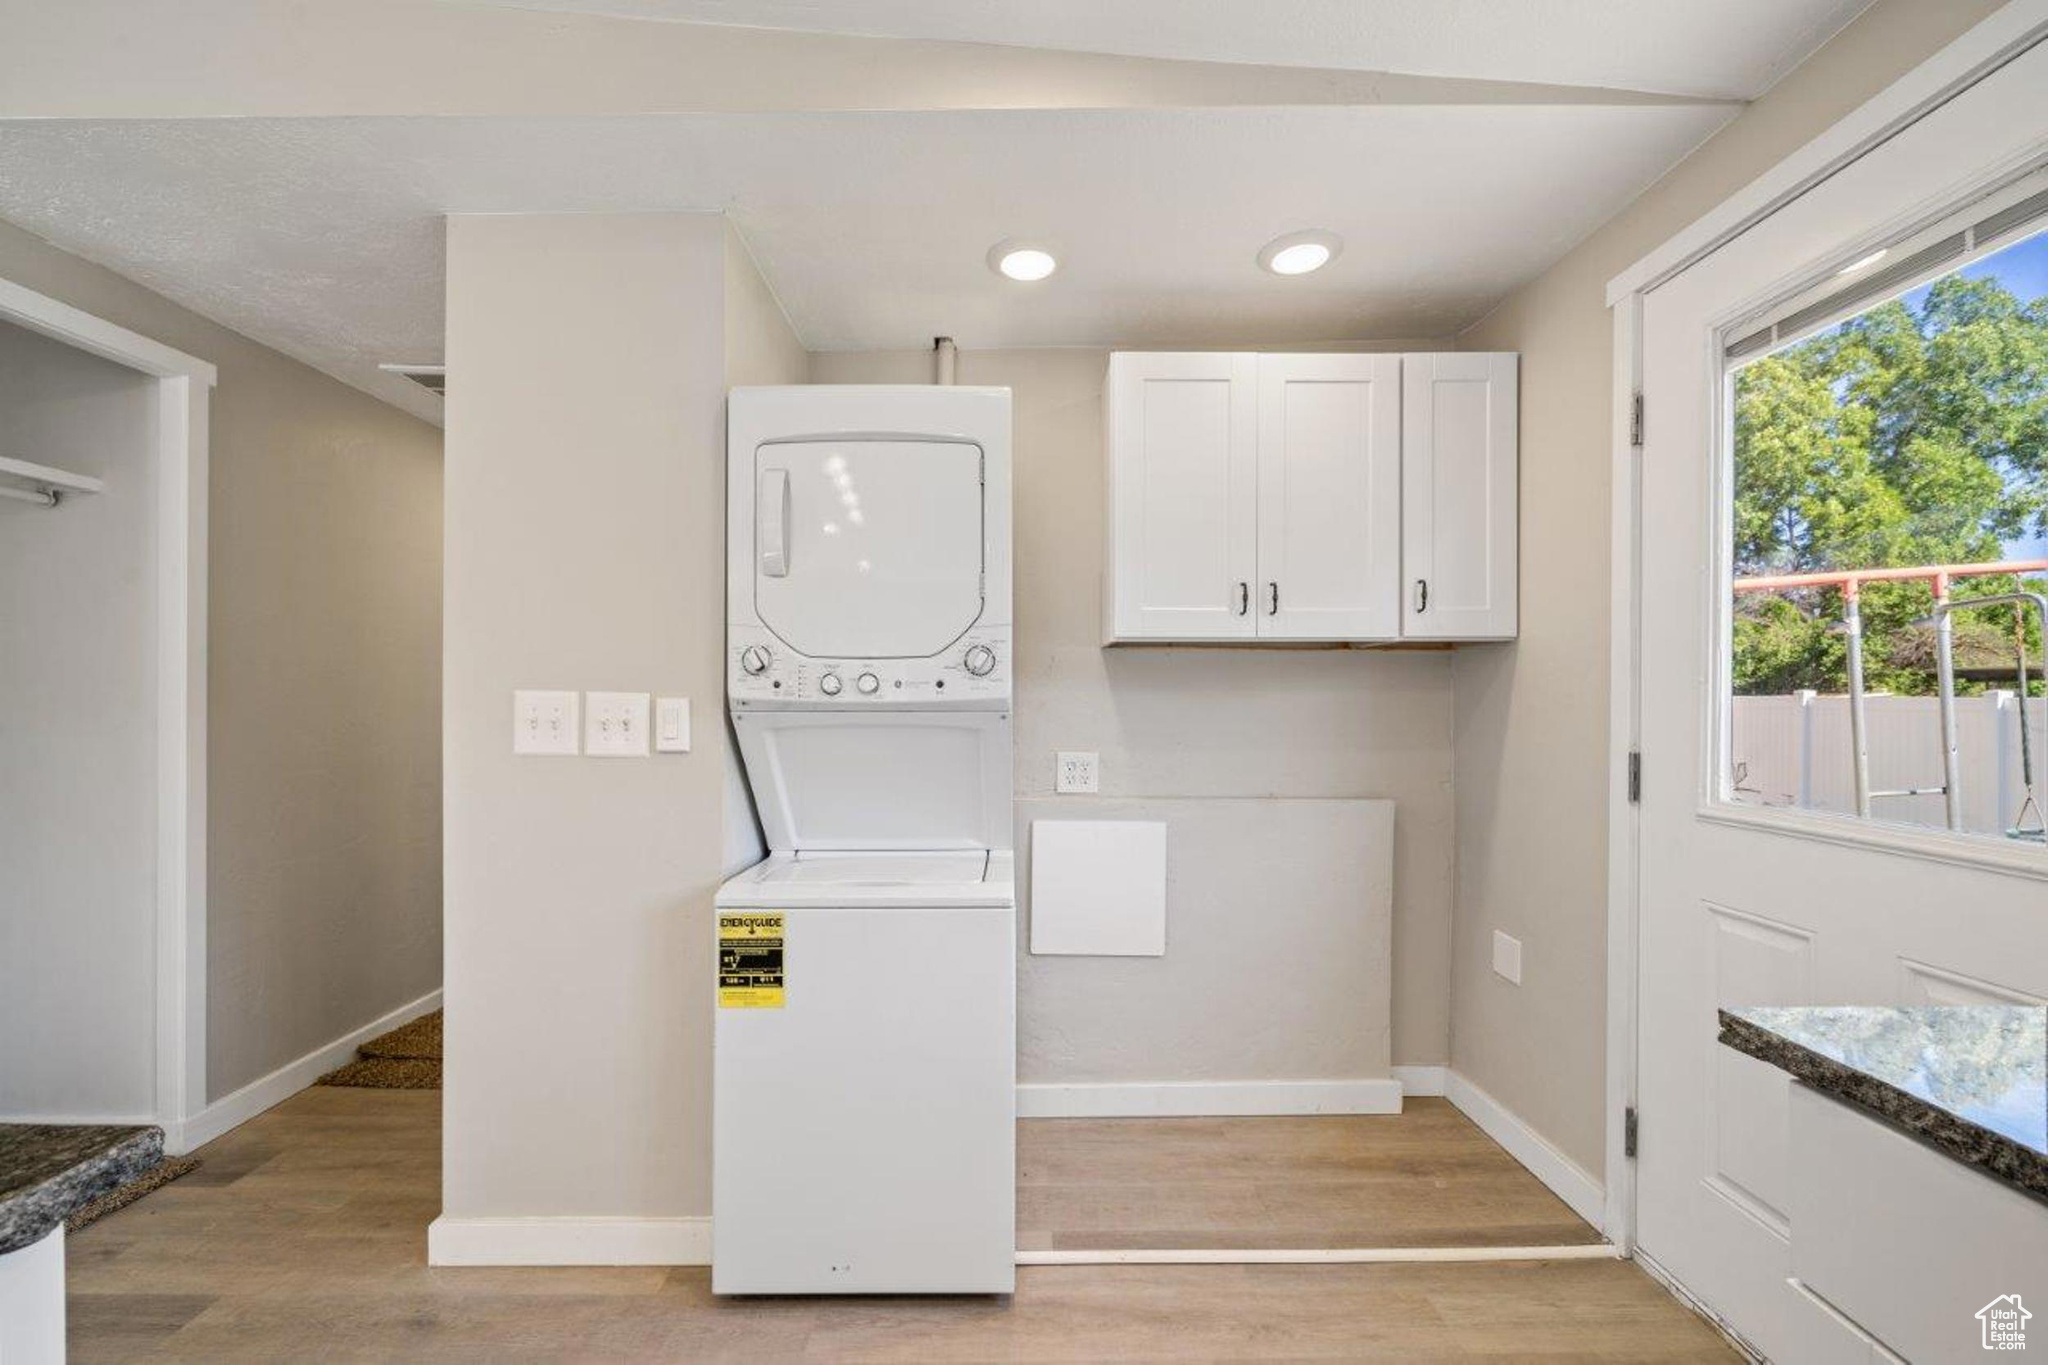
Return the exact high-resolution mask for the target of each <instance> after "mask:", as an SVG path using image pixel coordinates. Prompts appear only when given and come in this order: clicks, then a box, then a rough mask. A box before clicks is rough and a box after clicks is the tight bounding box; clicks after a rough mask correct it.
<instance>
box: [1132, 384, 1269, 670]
mask: <svg viewBox="0 0 2048 1365" xmlns="http://www.w3.org/2000/svg"><path fill="white" fill-rule="evenodd" d="M1257 389H1258V357H1257V356H1255V355H1248V354H1237V353H1229V352H1155V353H1146V354H1136V353H1126V352H1119V353H1117V354H1116V355H1113V356H1111V357H1110V361H1109V378H1108V383H1107V385H1106V389H1105V393H1104V401H1105V404H1106V405H1107V408H1108V411H1107V412H1106V414H1105V426H1106V427H1107V429H1108V431H1109V441H1108V446H1107V448H1108V450H1109V452H1110V459H1109V469H1108V471H1107V477H1106V482H1107V485H1108V491H1109V511H1108V516H1107V517H1106V518H1105V530H1106V532H1107V534H1108V540H1109V544H1108V547H1107V550H1106V563H1107V565H1108V568H1109V572H1108V573H1106V574H1105V575H1104V578H1103V582H1104V591H1105V594H1106V596H1105V600H1104V611H1105V616H1106V620H1107V624H1108V635H1109V636H1110V638H1113V639H1120V640H1145V639H1152V640H1241V639H1249V638H1251V637H1252V636H1254V635H1256V634H1257V631H1258V622H1257V618H1256V617H1255V616H1254V615H1253V613H1252V603H1251V596H1252V591H1253V589H1252V582H1253V579H1254V578H1256V576H1257V572H1258V561H1257V549H1256V539H1257V533H1258V527H1257V517H1256V507H1257V503H1256V499H1257V495H1258V494H1257V477H1258V392H1257Z"/></svg>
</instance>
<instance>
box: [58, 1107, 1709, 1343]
mask: <svg viewBox="0 0 2048 1365" xmlns="http://www.w3.org/2000/svg"><path fill="white" fill-rule="evenodd" d="M439 1105H440V1096H439V1095H438V1094H434V1093H431V1092H405V1091H375V1090H336V1089H315V1090H308V1091H306V1092H304V1093H303V1094H301V1095H298V1096H296V1097H294V1098H293V1099H291V1100H289V1101H287V1102H286V1103H285V1104H283V1105H280V1106H279V1107H278V1108H276V1109H273V1110H271V1111H270V1112H269V1113H267V1114H265V1115H263V1116H262V1117H260V1118H258V1119H256V1120H254V1121H252V1122H250V1123H248V1124H246V1125H244V1126H243V1127H241V1128H239V1129H236V1130H235V1131H234V1132H232V1133H230V1134H228V1135H227V1136H226V1137H223V1138H221V1139H220V1140H219V1141H218V1142H215V1143H213V1144H211V1145H210V1146H208V1147H206V1148H205V1149H203V1150H202V1152H201V1153H200V1155H201V1157H202V1158H203V1160H204V1161H205V1163H206V1164H205V1166H204V1167H203V1168H202V1169H201V1170H200V1171H198V1172H197V1173H195V1174H193V1175H191V1176H188V1177H186V1178H185V1179H183V1180H181V1181H178V1182H177V1183H175V1184H173V1185H170V1186H168V1187H166V1188H165V1189H162V1190H159V1191H157V1192H156V1193H155V1194H152V1195H150V1196H149V1197H148V1198H146V1199H144V1200H142V1201H141V1202H140V1203H138V1204H136V1205H134V1206H132V1207H130V1208H128V1209H126V1210H123V1211H122V1212H120V1213H116V1214H113V1215H111V1216H109V1217H108V1218H106V1219H103V1220H102V1221H101V1222H99V1223H97V1224H95V1225H94V1226H92V1227H90V1228H87V1229H86V1230H85V1231H84V1232H82V1233H79V1234H78V1235H77V1236H76V1237H75V1238H73V1239H72V1241H71V1243H70V1251H69V1257H70V1275H71V1281H70V1313H71V1343H72V1360H73V1361H74V1362H75V1363H76V1365H89V1363H90V1362H96V1361H123V1362H126V1361H147V1360H177V1361H222V1362H227V1361H265V1362H283V1361H298V1360H321V1361H405V1362H422V1363H425V1362H440V1361H460V1362H524V1361H615V1360H616V1361H627V1360H633V1361H640V1360H646V1361H655V1360H660V1361H689V1362H700V1361H703V1362H708V1361H726V1360H732V1361H742V1360H744V1361H749V1362H763V1361H779V1360H814V1361H838V1360H844V1361H916V1362H919V1365H942V1363H946V1362H954V1361H979V1360H1003V1361H1040V1360H1043V1361H1100V1360H1176V1361H1180V1360H1281V1359H1286V1360H1303V1359H1318V1360H1355V1361H1401V1362H1422V1361H1470V1360H1493V1361H1517V1362H1521V1361H1530V1362H1534V1361H1580V1360H1583V1361H1613V1362H1623V1361H1627V1362H1675V1361H1715V1362H1730V1361H1734V1360H1736V1357H1735V1355H1734V1354H1733V1353H1732V1352H1731V1351H1730V1350H1729V1349H1728V1348H1727V1347H1726V1346H1725V1345H1723V1343H1722V1342H1721V1341H1720V1339H1719V1338H1718V1337H1716V1336H1715V1335H1714V1333H1713V1332H1712V1331H1711V1330H1710V1329H1709V1328H1708V1327H1707V1326H1706V1325H1705V1324H1704V1323H1702V1322H1700V1321H1699V1320H1698V1319H1697V1318H1695V1317H1693V1316H1692V1315H1691V1314H1690V1313H1688V1312H1686V1311H1685V1310H1684V1309H1683V1308H1681V1307H1680V1306H1679V1305H1678V1304H1677V1303H1676V1302H1675V1301H1673V1300H1672V1299H1671V1298H1670V1297H1669V1296H1668V1295H1666V1294H1665V1293H1664V1292H1663V1290H1662V1289H1660V1288H1658V1287H1657V1286H1656V1285H1655V1284H1654V1283H1652V1282H1651V1281H1650V1279H1649V1278H1648V1277H1647V1276H1645V1275H1644V1274H1643V1273H1642V1272H1641V1271H1639V1270H1638V1269H1636V1268H1635V1267H1634V1266H1632V1265H1629V1264H1627V1263H1626V1262H1620V1261H1572V1262H1538V1263H1517V1264H1483V1265H1372V1266H1330V1267H1311V1266H1253V1267H1206V1266H1200V1267H1076V1268H1066V1267H1060V1268H1051V1267H1048V1268H1036V1269H1034V1268H1027V1269H1025V1270H1023V1271H1021V1272H1020V1273H1019V1276H1018V1289H1017V1293H1016V1295H1015V1297H1014V1298H1012V1299H1009V1300H996V1299H974V1300H967V1301H953V1300H938V1299H921V1298H889V1299H879V1300H834V1299H826V1300H815V1299H813V1300H793V1301H781V1300H741V1301H722V1300H717V1299H714V1298H712V1296H711V1293H710V1287H709V1277H708V1274H707V1273H706V1272H705V1271H703V1270H701V1269H695V1268H688V1269H675V1270H668V1269H659V1268H653V1269H636V1268H622V1269H586V1270H574V1269H570V1270H526V1269H520V1270H513V1269H505V1270H494V1269H464V1270H451V1269H440V1270H435V1269H429V1268H428V1267H427V1265H426V1257H425V1248H426V1234H425V1229H426V1225H427V1223H428V1221H429V1220H430V1219H431V1218H432V1217H433V1216H434V1214H435V1212H436V1211H437V1208H438V1205H439V1202H440V1195H439V1157H440V1122H439ZM1027 1132H1028V1130H1027ZM1053 1136H1057V1135H1053ZM1057 1146H1058V1144H1057V1143H1055V1144H1053V1147H1054V1148H1057ZM1090 1146H1099V1144H1095V1143H1082V1144H1074V1145H1073V1146H1070V1147H1069V1148H1068V1149H1067V1151H1066V1154H1065V1155H1064V1156H1061V1157H1059V1159H1058V1160H1054V1159H1053V1157H1052V1155H1050V1154H1049V1153H1048V1151H1047V1150H1046V1149H1045V1148H1044V1146H1043V1145H1042V1144H1040V1143H1039V1142H1038V1140H1037V1138H1036V1137H1033V1136H1027V1139H1026V1150H1027V1158H1026V1163H1027V1167H1028V1166H1031V1165H1034V1164H1035V1165H1037V1167H1038V1168H1039V1169H1040V1170H1042V1171H1046V1172H1057V1171H1058V1170H1061V1169H1065V1165H1064V1163H1066V1162H1067V1161H1068V1160H1070V1159H1071V1160H1079V1159H1081V1157H1082V1155H1084V1154H1083V1153H1082V1151H1081V1149H1083V1148H1086V1147H1090ZM1033 1149H1038V1156H1037V1157H1036V1158H1034V1157H1032V1156H1030V1155H1028V1154H1029V1153H1030V1152H1031V1151H1032V1150H1033ZM1118 1159H1119V1160H1123V1159H1127V1158H1118ZM1403 1160H1407V1161H1410V1162H1418V1161H1424V1158H1422V1157H1417V1156H1409V1157H1406V1158H1403ZM1412 1173H1413V1176H1414V1178H1415V1179H1417V1180H1420V1181H1426V1182H1429V1183H1430V1186H1431V1190H1432V1192H1433V1193H1432V1197H1433V1198H1442V1197H1445V1196H1447V1195H1449V1196H1453V1197H1454V1196H1455V1192H1456V1183H1457V1179H1458V1172H1457V1168H1456V1163H1455V1162H1453V1163H1450V1164H1449V1165H1446V1166H1443V1167H1439V1168H1436V1169H1435V1170H1434V1173H1431V1168H1429V1167H1428V1166H1427V1164H1426V1162H1425V1163H1424V1164H1423V1165H1422V1166H1420V1167H1417V1168H1415V1169H1414V1171H1413V1172H1412ZM1439 1178H1441V1179H1443V1180H1446V1181H1449V1182H1450V1185H1449V1187H1448V1188H1447V1189H1442V1188H1438V1187H1437V1186H1436V1185H1435V1181H1436V1180H1437V1179H1439ZM1026 1179H1027V1188H1028V1182H1029V1180H1030V1175H1029V1172H1028V1170H1027V1176H1026ZM1145 1180H1146V1182H1147V1183H1148V1184H1150V1185H1152V1186H1154V1187H1157V1186H1160V1185H1161V1184H1164V1183H1170V1182H1167V1181H1165V1180H1164V1177H1163V1175H1162V1174H1160V1173H1154V1174H1153V1175H1150V1176H1147V1177H1145ZM1080 1183H1082V1184H1087V1183H1089V1182H1086V1181H1083V1182H1080ZM1303 1206H1304V1207H1305V1205H1303ZM1097 1207H1102V1206H1100V1205H1098V1206H1097ZM1289 1207H1294V1205H1292V1204H1290V1205H1289ZM1098 1221H1099V1220H1098ZM1187 1221H1189V1220H1188V1219H1187V1218H1186V1217H1184V1216H1182V1214H1180V1213H1179V1212H1176V1213H1174V1214H1173V1215H1172V1216H1171V1217H1168V1218H1165V1219H1163V1220H1160V1225H1161V1227H1162V1228H1163V1227H1164V1226H1165V1225H1166V1224H1179V1223H1185V1222H1187ZM1299 1221H1302V1225H1303V1227H1304V1228H1306V1227H1308V1226H1310V1225H1311V1224H1312V1223H1313V1221H1314V1220H1313V1219H1302V1220H1299ZM1332 1226H1333V1227H1334V1226H1335V1225H1334V1224H1333V1225H1332ZM1073 1230H1074V1231H1079V1230H1080V1229H1078V1228H1075V1229H1073ZM1055 1235H1064V1233H1061V1232H1059V1231H1058V1230H1055Z"/></svg>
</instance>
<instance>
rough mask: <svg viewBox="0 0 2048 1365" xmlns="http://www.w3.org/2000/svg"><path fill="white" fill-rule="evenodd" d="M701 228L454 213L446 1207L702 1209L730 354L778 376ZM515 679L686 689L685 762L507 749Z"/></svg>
mask: <svg viewBox="0 0 2048 1365" xmlns="http://www.w3.org/2000/svg"><path fill="white" fill-rule="evenodd" d="M726 233H727V229H726V225H725V223H724V221H723V220H722V219H720V218H718V217H716V216H706V215H689V214H673V215H665V214H650V215H564V216H488V217H457V218H452V219H450V220H449V224H448V323H447V344H448V368H449V375H450V399H449V408H448V458H447V465H448V474H447V486H448V494H447V566H448V567H447V602H446V610H447V630H446V689H445V709H446V718H447V736H446V744H447V784H446V818H447V932H448V987H447V989H448V1065H447V1089H446V1091H445V1093H444V1101H443V1114H444V1122H445V1126H446V1131H445V1139H444V1152H445V1161H444V1173H443V1213H444V1216H445V1217H447V1218H449V1219H464V1218H477V1217H497V1216H508V1215H574V1216H583V1217H592V1216H608V1215H618V1216H637V1217H643V1218H663V1217H691V1216H697V1215H701V1214H703V1213H705V1212H707V1211H708V1209H709V1203H710V1082H711V1037H710V1033H711V996H710V983H711V951H712V930H711V921H710V914H711V898H712V893H713V892H714V891H715V890H716V889H717V886H718V882H719V879H720V875H721V873H722V871H723V867H724V858H725V848H724V844H725V825H726V815H725V809H724V807H725V800H726V794H727V791H728V785H727V784H728V777H727V774H728V771H729V763H730V752H729V740H728V737H727V731H726V728H725V726H724V725H723V724H722V723H720V718H721V716H722V713H723V710H724V691H723V685H724V675H723V670H722V666H721V660H722V656H723V640H724V607H725V594H724V583H725V551H724V528H725V491H724V467H725V466H724V460H725V439H724V413H725V402H724V399H725V387H726V383H727V378H728V349H729V348H730V352H731V366H732V372H733V374H734V375H735V376H736V377H740V378H747V379H753V380H756V381H760V380H788V379H801V377H802V374H801V368H800V367H801V364H802V351H801V348H799V347H797V346H796V345H795V343H794V338H793V337H788V336H783V335H780V334H778V330H777V329H778V328H783V329H785V330H786V324H784V323H782V322H781V319H780V311H779V310H778V309H775V308H774V307H773V299H772V296H770V295H769V294H768V293H767V291H766V288H765V286H762V285H761V284H760V282H759V280H758V279H757V278H754V277H753V274H754V272H753V271H752V267H751V264H750V263H749V262H748V261H747V260H746V258H745V255H744V252H741V251H738V250H737V249H736V244H735V243H732V242H731V241H729V239H728V238H727V236H726ZM729 294H730V296H731V301H730V306H729V307H728V295H729ZM735 314H736V315H735ZM522 687H528V688H563V689H570V688H573V689H577V690H591V689H600V690H611V689H616V690H622V691H647V692H654V693H659V694H670V695H678V694H679V695H685V696H688V697H690V698H692V700H693V705H694V713H695V723H694V725H693V727H692V728H693V731H694V736H693V737H694V740H695V745H694V748H693V750H692V752H690V753H688V754H660V755H655V756H653V757H650V758H647V759H632V760H617V759H597V758H586V757H579V758H532V757H515V756H514V755H513V754H512V752H511V744H510V724H509V722H510V716H511V700H512V692H513V690H514V689H515V688H522Z"/></svg>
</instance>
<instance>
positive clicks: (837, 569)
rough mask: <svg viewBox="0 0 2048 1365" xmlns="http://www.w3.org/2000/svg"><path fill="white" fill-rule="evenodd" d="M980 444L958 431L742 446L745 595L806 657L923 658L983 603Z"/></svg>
mask: <svg viewBox="0 0 2048 1365" xmlns="http://www.w3.org/2000/svg"><path fill="white" fill-rule="evenodd" d="M982 545H983V536H982V451H981V447H980V446H978V445H974V444H972V443H970V442H963V441H936V440H933V441H918V440H858V439H851V440H840V441H772V442H766V443H764V444H762V445H759V446H757V447H755V449H754V553H753V571H754V606H755V610H756V611H758V612H759V613H760V616H761V623H762V624H763V625H765V626H766V627H768V629H769V630H771V631H773V632H774V633H775V634H776V635H777V636H779V637H780V638H781V639H782V640H783V641H784V642H785V643H786V644H788V645H789V647H790V648H791V649H793V650H795V651H796V652H797V653H799V654H806V655H809V656H811V657H812V658H850V659H889V658H894V659H905V658H915V659H922V658H929V657H930V656H932V655H934V654H937V653H939V652H940V651H941V650H943V649H945V648H946V646H947V645H950V644H952V643H953V642H954V641H955V640H957V639H959V638H960V636H961V635H962V634H964V633H965V632H966V631H967V629H968V628H969V627H970V626H972V625H973V624H974V623H975V621H976V620H978V619H979V618H980V616H981V609H982V589H983V582H982Z"/></svg>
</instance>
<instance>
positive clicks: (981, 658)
mask: <svg viewBox="0 0 2048 1365" xmlns="http://www.w3.org/2000/svg"><path fill="white" fill-rule="evenodd" d="M960 662H961V663H962V664H964V665H966V667H967V671H968V672H969V673H972V674H973V675H974V676H975V677H977V678H986V677H987V676H988V675H989V674H990V673H992V672H994V671H995V666H996V652H995V651H994V650H992V649H990V648H989V647H988V646H987V645H969V646H968V647H967V653H966V654H965V655H964V656H963V657H962V658H961V660H960Z"/></svg>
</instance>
